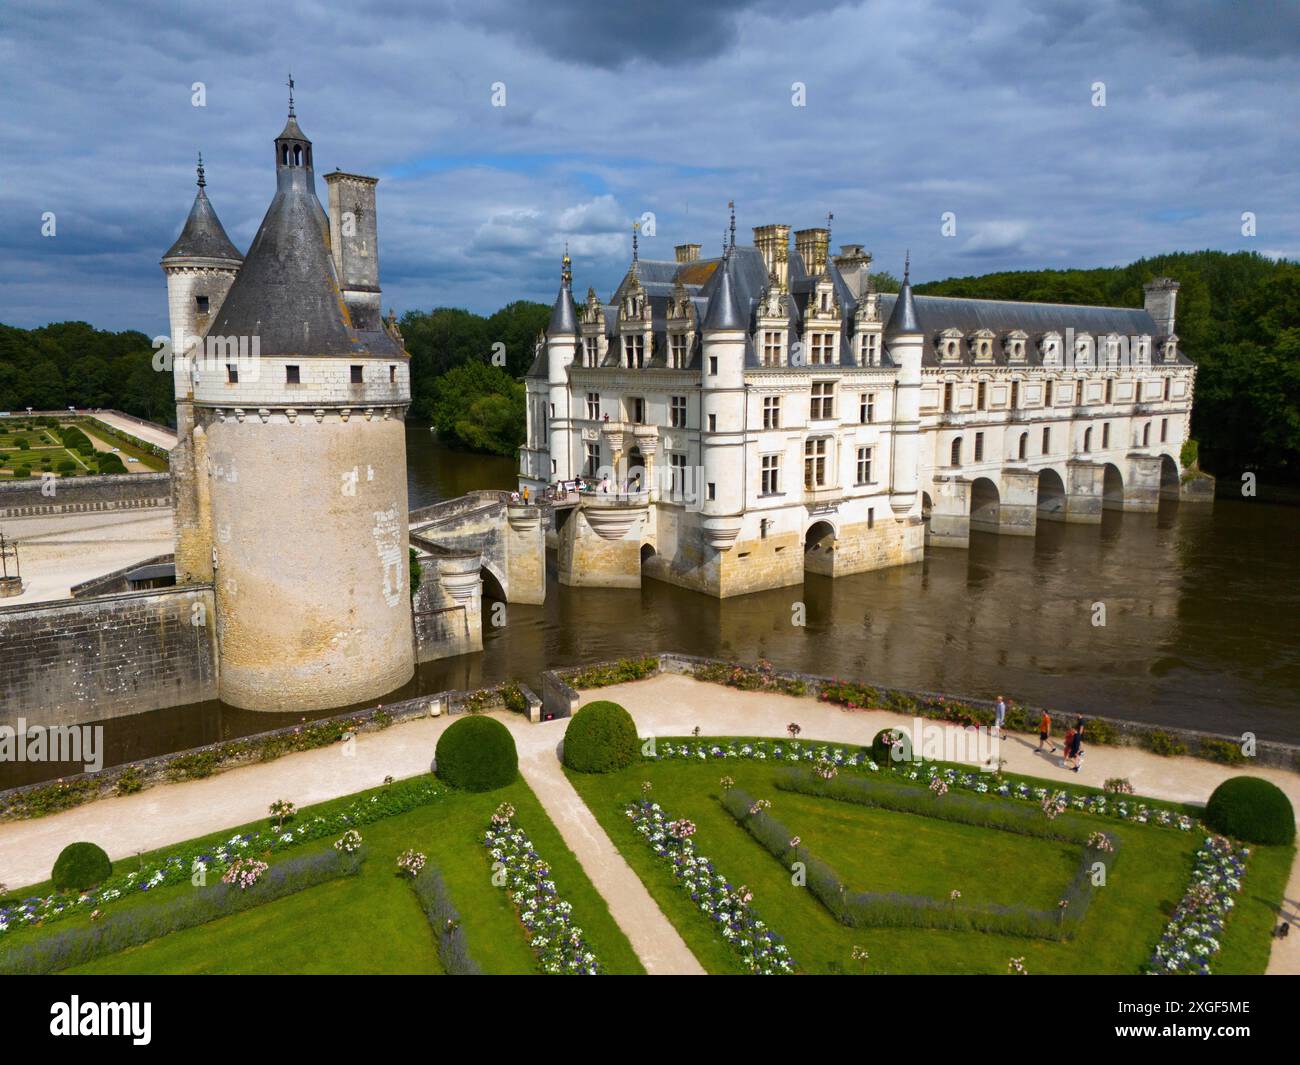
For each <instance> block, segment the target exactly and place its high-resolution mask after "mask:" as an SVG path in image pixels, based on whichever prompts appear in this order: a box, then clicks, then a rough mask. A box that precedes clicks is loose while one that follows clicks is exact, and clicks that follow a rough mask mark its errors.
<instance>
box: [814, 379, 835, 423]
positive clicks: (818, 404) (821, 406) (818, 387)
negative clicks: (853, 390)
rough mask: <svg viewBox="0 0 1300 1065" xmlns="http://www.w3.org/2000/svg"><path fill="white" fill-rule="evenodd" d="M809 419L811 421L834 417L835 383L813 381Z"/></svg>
mask: <svg viewBox="0 0 1300 1065" xmlns="http://www.w3.org/2000/svg"><path fill="white" fill-rule="evenodd" d="M809 417H810V418H813V419H820V418H834V417H835V382H834V381H814V382H813V386H812V404H811V409H810V411H809Z"/></svg>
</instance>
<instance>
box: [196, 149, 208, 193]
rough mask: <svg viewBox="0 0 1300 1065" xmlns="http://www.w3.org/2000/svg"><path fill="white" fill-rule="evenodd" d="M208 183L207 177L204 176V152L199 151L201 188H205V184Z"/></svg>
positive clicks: (199, 182)
mask: <svg viewBox="0 0 1300 1065" xmlns="http://www.w3.org/2000/svg"><path fill="white" fill-rule="evenodd" d="M207 183H208V182H207V179H206V178H204V176H203V153H202V152H199V180H198V186H199V188H203V186H204V185H206V184H207Z"/></svg>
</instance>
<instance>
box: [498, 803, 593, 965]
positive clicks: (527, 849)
mask: <svg viewBox="0 0 1300 1065" xmlns="http://www.w3.org/2000/svg"><path fill="white" fill-rule="evenodd" d="M505 811H506V807H505V805H504V804H503V806H502V807H499V808H498V812H497V813H496V814H494V815H493V817H492V824H491V825H490V826H489V827H488V830H487V832H486V834H485V835H484V838H483V845H484V846H485V847H487V849H488V853H489V854H490V855H491V856H492V862H493V868H494V870H495V869H496V863H498V862H499V863H501V867H502V870H503V871H504V873H505V883H504V887H505V889H506V890H507V891H508V892H509V893H510V899H511V901H512V902H513V903H514V904H515V912H516V913H518V915H519V921H520V923H521V924H522V925H523V926H524V928H525V929H526V930H527V931H528V934H529V937H530V938H529V945H530V946H531V947H532V948H533V953H534V954H536V955H537V960H538V962H539V964H540V965H541V970H542V972H543V973H546V974H548V975H552V976H597V975H599V974H600V971H601V967H600V962H599V960H598V959H597V958H596V955H595V954H594V953H592V951H591V948H590V947H588V945H587V941H586V937H585V936H584V935H583V931H582V929H581V928H579V927H578V926H577V925H575V924H574V923H573V906H572V904H571V903H569V902H566V901H565V900H564V899H563V898H561V897H560V892H559V889H558V888H557V887H556V886H555V881H554V880H552V879H551V867H550V866H549V865H547V864H546V862H545V861H543V860H542V857H541V855H539V854H538V853H537V851H536V850H535V849H534V847H533V844H532V840H530V839H529V838H528V834H527V833H526V832H524V830H523V829H522V828H519V827H518V826H516V825H514V824H512V822H511V820H510V817H511V816H512V815H513V814H514V810H513V809H510V810H509V814H507V813H506V812H505Z"/></svg>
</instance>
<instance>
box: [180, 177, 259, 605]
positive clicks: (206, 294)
mask: <svg viewBox="0 0 1300 1065" xmlns="http://www.w3.org/2000/svg"><path fill="white" fill-rule="evenodd" d="M196 183H197V185H198V187H199V191H198V192H197V193H196V194H195V196H194V203H193V205H192V206H191V207H190V213H189V217H188V218H186V219H185V227H184V228H183V229H182V230H181V235H180V236H179V237H177V238H176V242H175V243H174V244H173V245H172V246H171V247H170V248H168V249H167V252H166V254H164V255H163V257H162V268H163V273H164V274H166V276H167V313H168V317H169V318H170V326H171V350H172V385H173V390H174V394H175V396H176V433H177V441H178V442H177V446H176V448H175V449H174V450H173V451H172V453H171V455H170V464H169V465H170V469H171V475H172V499H173V501H174V506H173V518H174V524H175V537H176V551H175V555H176V581H177V583H178V584H188V583H191V582H193V581H210V580H211V579H212V541H211V537H210V530H209V528H208V515H207V512H206V493H205V489H206V486H205V485H201V484H200V483H199V481H198V479H197V476H196V473H197V470H198V468H199V466H198V464H197V463H196V458H195V453H194V442H193V430H194V367H193V354H194V347H195V344H196V343H197V342H198V341H199V340H200V338H202V336H203V335H204V334H205V333H206V332H207V331H208V326H209V325H210V324H211V323H212V320H213V317H214V316H215V315H216V313H217V312H218V311H219V310H220V309H221V305H222V303H224V302H225V299H226V295H227V293H229V291H230V287H231V285H233V284H234V283H235V277H236V276H237V275H238V273H239V268H240V266H241V265H242V263H243V261H244V257H243V256H242V255H240V254H239V251H238V249H237V248H236V247H235V245H234V244H233V243H231V240H230V238H229V237H228V236H227V235H226V230H225V227H223V226H222V224H221V219H219V218H218V217H217V212H216V209H215V208H214V207H213V206H212V203H211V202H210V201H209V200H208V194H207V184H208V182H207V178H206V176H205V173H204V169H203V156H202V154H200V155H199V164H198V178H197V182H196Z"/></svg>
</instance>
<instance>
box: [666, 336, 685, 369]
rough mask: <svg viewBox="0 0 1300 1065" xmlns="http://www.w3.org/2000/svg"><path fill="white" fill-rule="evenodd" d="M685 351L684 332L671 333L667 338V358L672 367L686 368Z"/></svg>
mask: <svg viewBox="0 0 1300 1065" xmlns="http://www.w3.org/2000/svg"><path fill="white" fill-rule="evenodd" d="M686 351H687V344H686V334H685V333H672V334H671V335H670V336H669V338H668V359H669V364H670V365H671V366H672V367H673V368H674V369H676V370H684V369H686Z"/></svg>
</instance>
